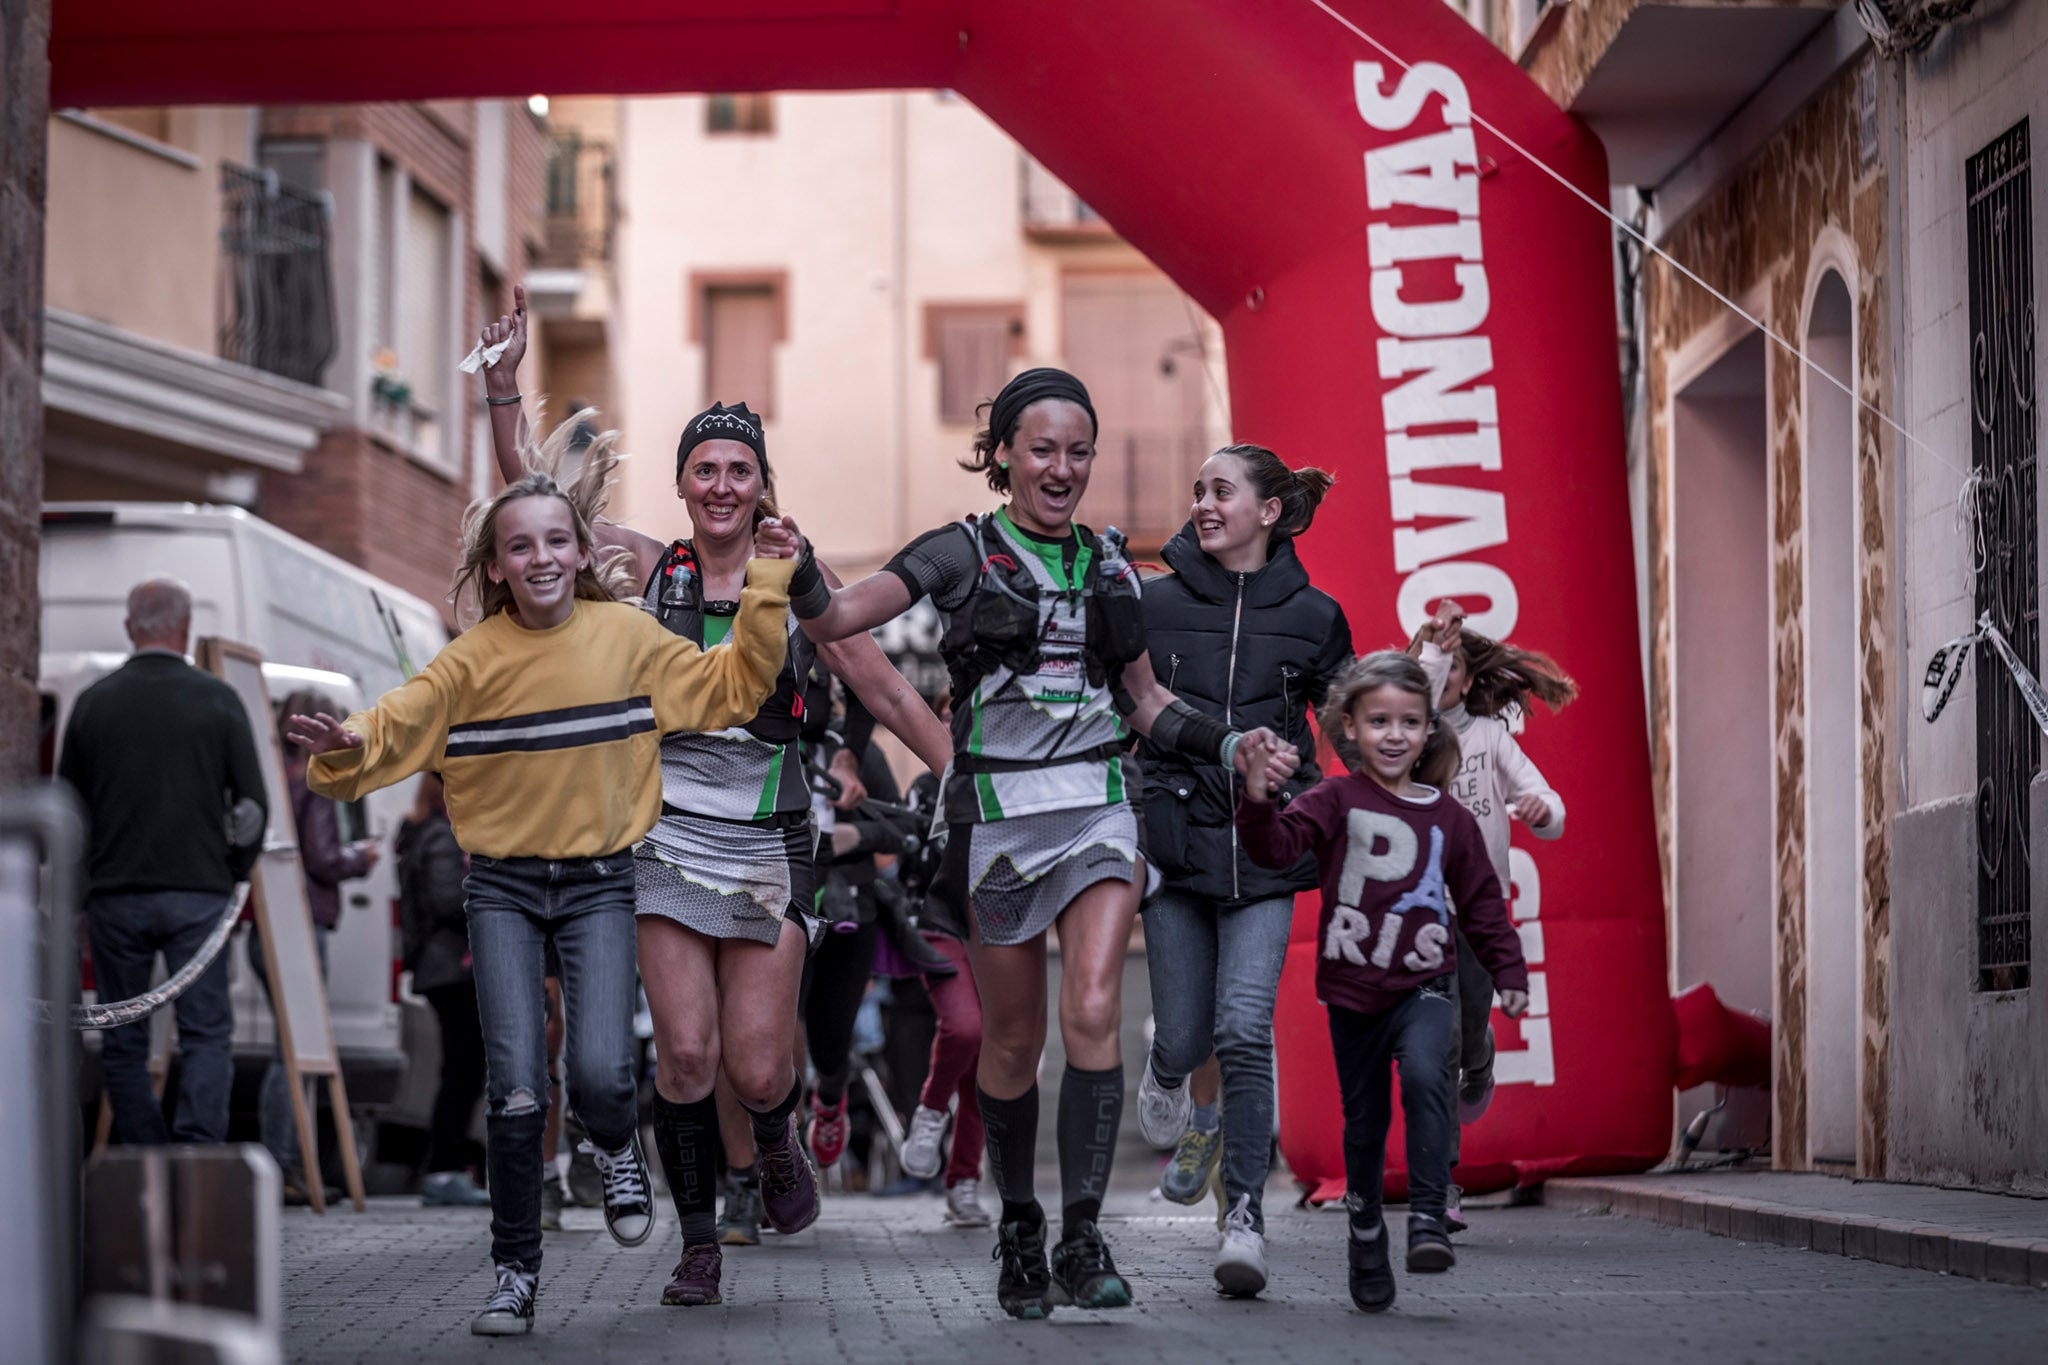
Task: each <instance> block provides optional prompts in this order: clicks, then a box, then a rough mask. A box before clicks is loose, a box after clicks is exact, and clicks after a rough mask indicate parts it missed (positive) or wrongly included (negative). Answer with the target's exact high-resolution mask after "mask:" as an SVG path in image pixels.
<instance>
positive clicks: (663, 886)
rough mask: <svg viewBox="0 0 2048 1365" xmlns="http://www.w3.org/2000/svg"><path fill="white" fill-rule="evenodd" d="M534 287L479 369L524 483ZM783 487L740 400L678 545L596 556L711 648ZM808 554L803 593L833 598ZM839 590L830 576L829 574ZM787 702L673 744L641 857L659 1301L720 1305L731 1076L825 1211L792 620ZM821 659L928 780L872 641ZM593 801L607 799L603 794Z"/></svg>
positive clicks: (774, 1196) (693, 461)
mask: <svg viewBox="0 0 2048 1365" xmlns="http://www.w3.org/2000/svg"><path fill="white" fill-rule="evenodd" d="M525 305H526V293H525V290H524V289H518V290H515V307H516V312H515V313H514V315H513V316H511V317H506V318H501V319H499V321H498V322H497V323H496V324H494V325H493V326H491V327H488V328H486V329H485V331H484V338H483V339H484V341H485V343H486V344H493V343H495V342H499V341H509V342H510V345H509V346H508V347H507V349H506V351H505V353H504V354H503V355H502V356H501V357H500V358H499V360H498V362H497V363H496V365H495V366H494V367H493V368H491V369H490V370H488V371H486V373H485V379H486V386H487V388H488V390H489V391H490V392H491V394H492V395H493V396H494V397H501V396H510V397H512V398H513V399H514V401H512V402H501V403H494V404H493V406H492V407H491V409H490V412H491V429H492V431H491V434H492V437H493V440H494V443H495V445H496V448H497V453H498V463H499V468H500V470H501V471H503V472H505V474H506V477H507V478H511V477H512V476H513V472H514V470H515V467H516V466H515V463H514V462H516V460H517V455H516V453H515V452H516V449H517V440H518V427H519V421H520V419H519V409H518V407H517V406H516V394H517V382H516V379H515V376H514V371H515V369H516V367H517V365H518V363H519V361H520V359H521V357H522V356H523V355H524V354H525V350H526V307H525ZM774 492H775V483H774V476H773V473H772V472H771V471H770V469H769V466H768V452H767V442H766V438H765V434H764V433H763V431H762V428H761V421H760V418H759V417H757V416H756V415H755V414H754V413H753V412H751V411H749V410H748V408H747V405H746V404H744V403H740V404H736V405H734V406H732V407H727V406H725V405H724V404H722V403H713V404H712V405H711V406H710V407H709V408H707V409H706V410H705V411H703V412H701V413H698V414H697V415H696V416H695V417H693V418H691V419H690V421H689V423H688V424H687V425H686V426H685V427H684V430H683V436H682V440H681V441H680V443H679V444H678V445H677V448H676V496H677V497H678V498H680V499H682V501H683V503H684V505H685V506H686V507H687V508H688V509H689V514H690V526H691V532H692V534H691V537H690V539H688V540H678V541H675V542H674V543H673V544H663V543H662V542H661V541H658V540H654V539H652V538H651V537H648V536H645V535H642V534H641V533H639V532H638V531H633V530H630V529H628V528H626V527H624V526H618V525H614V524H609V523H606V524H600V525H599V527H598V528H597V539H598V543H599V544H600V545H617V546H622V547H624V548H625V549H626V550H627V551H628V552H629V553H630V554H631V555H632V557H633V561H634V564H635V567H636V570H637V572H638V574H639V576H640V581H641V582H643V583H645V584H646V588H645V595H646V606H647V609H648V610H649V611H650V612H653V613H654V614H655V616H656V617H658V618H659V619H660V620H661V621H662V623H663V624H664V625H666V626H668V627H669V629H670V630H672V631H675V632H676V633H678V634H681V635H685V636H688V637H689V638H691V639H694V640H696V641H697V643H698V644H700V645H704V646H707V647H708V646H712V645H716V644H718V643H719V642H721V641H722V640H724V639H725V636H726V632H727V630H728V629H729V628H730V626H731V623H732V618H733V614H734V610H735V607H734V604H735V603H736V602H737V601H738V599H739V596H740V590H741V588H742V587H744V586H745V580H746V566H747V560H748V559H749V557H751V556H752V554H753V547H754V541H755V537H756V535H757V532H758V531H759V530H760V528H761V523H763V522H764V521H770V520H771V519H772V518H773V517H774V516H775V504H774ZM828 574H829V570H826V569H824V567H823V566H822V565H820V564H818V563H817V562H816V561H815V560H810V561H809V562H808V563H807V564H806V565H804V566H802V567H800V568H799V570H798V574H797V578H796V580H793V581H794V582H802V583H805V584H806V585H808V587H809V589H810V591H811V592H813V593H816V592H820V591H826V590H827V589H826V581H827V577H826V576H827V575H828ZM831 581H833V582H836V581H837V580H836V579H834V580H831ZM789 644H790V648H789V661H788V664H787V665H786V667H785V669H784V672H783V675H782V678H781V681H780V684H779V686H778V688H777V691H776V693H775V695H774V696H773V697H772V698H770V699H769V701H768V704H767V705H766V706H764V707H763V708H762V709H761V712H760V714H758V715H757V716H756V717H755V718H754V720H753V721H752V722H750V723H749V724H748V725H746V726H743V727H739V728H736V729H732V730H726V731H722V732H719V733H717V734H675V735H668V736H664V738H663V740H662V816H661V819H660V821H659V822H658V823H657V824H656V825H655V827H654V829H653V830H651V831H650V832H649V834H648V836H647V838H646V840H645V841H644V842H643V843H642V844H641V845H640V846H639V848H638V849H636V850H635V857H634V873H635V895H636V900H637V906H636V908H637V910H638V912H639V949H640V976H641V980H642V982H643V984H644V985H645V987H646V991H647V999H648V1004H649V1006H650V1008H651V1010H652V1013H653V1017H654V1035H655V1053H656V1056H657V1059H658V1065H657V1070H656V1075H655V1102H654V1131H655V1138H656V1143H657V1146H658V1148H659V1150H660V1153H661V1160H662V1166H663V1168H664V1169H665V1171H666V1173H667V1176H668V1184H669V1191H670V1193H671V1195H672V1196H673V1198H674V1199H675V1203H676V1212H677V1214H678V1215H679V1216H680V1218H681V1220H682V1227H683V1256H682V1260H681V1262H680V1263H679V1264H678V1265H677V1267H676V1272H675V1277H674V1279H673V1281H672V1282H671V1283H670V1284H669V1286H668V1288H667V1289H666V1290H665V1291H664V1292H663V1294H662V1302H663V1303H668V1304H679V1305H697V1304H706V1303H717V1302H718V1301H719V1276H720V1269H721V1266H720V1253H719V1249H718V1242H717V1239H716V1235H715V1227H716V1220H715V1216H714V1208H713V1200H714V1197H715V1188H716V1184H717V1178H716V1177H717V1165H718V1153H719V1141H720V1139H719V1125H718V1110H717V1105H716V1101H715V1099H714V1097H713V1090H714V1086H715V1084H716V1082H717V1080H718V1079H719V1076H720V1073H721V1070H722V1071H723V1074H724V1076H725V1078H726V1079H728V1080H729V1081H730V1082H731V1083H732V1086H733V1089H734V1091H735V1092H736V1093H737V1095H738V1098H739V1100H740V1102H741V1104H743V1105H744V1106H745V1107H746V1109H747V1111H748V1113H749V1115H750V1116H751V1119H752V1127H753V1131H754V1138H755V1147H756V1150H757V1151H758V1153H759V1164H760V1174H761V1200H762V1206H763V1212H765V1214H766V1215H767V1219H768V1222H769V1223H770V1224H771V1225H773V1226H774V1227H775V1228H776V1230H777V1231H779V1232H785V1233H788V1232H796V1231H798V1230H800V1229H802V1228H804V1227H807V1226H809V1224H810V1223H811V1222H812V1221H813V1220H814V1219H815V1218H816V1217H817V1213H818V1184H817V1172H816V1170H815V1168H814V1167H813V1165H812V1160H811V1157H810V1155H809V1154H808V1153H807V1152H806V1151H805V1150H804V1145H803V1143H802V1142H801V1141H799V1140H798V1138H797V1120H796V1117H795V1113H794V1110H795V1107H796V1103H797V1099H798V1096H799V1093H800V1078H799V1077H798V1076H797V1075H796V1073H795V1068H794V1066H793V1064H792V1062H791V1056H792V1052H793V1048H794V1044H795V1025H796V1018H797V993H798V986H799V982H800V981H801V979H802V975H803V966H804V953H805V942H806V934H805V926H804V915H805V913H806V912H808V911H809V910H810V909H811V908H812V907H811V902H812V897H813V893H814V891H815V888H816V872H815V864H814V850H815V848H816V842H817V825H816V821H815V820H814V818H813V816H812V814H811V804H810V789H809V784H808V782H807V781H806V779H805V776H804V771H803V764H802V762H801V760H800V758H799V755H798V751H797V739H798V732H799V731H800V729H801V728H802V723H803V720H804V700H803V698H804V691H803V689H804V682H805V679H806V677H807V676H808V674H809V673H810V669H811V662H812V657H813V653H814V650H813V647H812V645H811V643H810V641H809V640H808V639H807V638H806V636H805V635H804V633H803V632H802V631H801V630H799V629H798V628H797V624H796V622H795V620H794V619H792V621H791V623H790V640H789ZM815 654H816V656H817V657H818V658H819V659H820V660H821V661H822V662H823V663H824V664H825V666H826V667H828V668H829V669H830V670H831V671H832V672H834V673H836V674H838V675H839V676H840V677H841V678H842V679H843V680H844V681H845V682H846V684H847V685H848V686H849V687H851V688H852V689H853V691H854V693H855V694H856V695H857V696H859V697H860V699H861V700H862V702H864V703H865V704H866V706H867V708H868V710H869V711H870V712H872V713H873V715H874V716H875V718H876V719H877V720H878V721H879V722H880V723H881V724H884V725H887V726H888V727H889V728H890V729H891V730H893V731H895V733H896V734H897V735H899V736H900V737H901V738H902V739H903V741H904V742H905V743H906V744H908V745H909V746H910V747H911V749H912V750H913V751H914V752H916V753H917V754H918V755H919V757H921V758H923V759H924V760H925V761H926V762H927V763H929V764H931V765H932V767H933V770H934V771H938V770H941V769H943V768H944V766H945V764H946V761H947V759H948V757H949V756H950V754H951V745H950V743H949V741H948V739H947V736H946V732H945V730H944V728H943V727H942V726H940V725H939V723H938V722H937V721H936V720H935V719H934V718H933V716H932V714H931V710H930V708H929V707H927V706H926V705H925V704H924V702H923V700H922V699H921V698H919V696H918V695H917V693H916V692H915V691H914V690H913V689H912V688H911V686H910V684H909V683H908V682H906V681H905V680H904V678H903V675H902V674H900V673H898V672H897V671H896V669H895V667H894V666H893V665H892V664H890V662H889V660H888V658H887V657H886V656H885V655H884V654H883V653H882V651H881V649H880V647H879V646H877V645H876V644H875V642H874V640H873V639H872V638H870V637H869V636H868V635H866V634H865V633H864V632H863V633H860V634H857V635H853V636H851V637H849V638H847V639H846V640H844V641H843V642H840V643H835V644H829V645H819V646H817V647H816V649H815ZM593 799H601V794H594V796H593Z"/></svg>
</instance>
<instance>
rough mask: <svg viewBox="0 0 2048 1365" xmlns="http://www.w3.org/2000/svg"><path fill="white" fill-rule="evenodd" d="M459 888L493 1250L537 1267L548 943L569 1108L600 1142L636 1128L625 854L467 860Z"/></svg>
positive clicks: (610, 1144)
mask: <svg viewBox="0 0 2048 1365" xmlns="http://www.w3.org/2000/svg"><path fill="white" fill-rule="evenodd" d="M462 889H463V896H464V908H465V910H466V911H467V912H468V915H469V951H470V957H471V960H472V961H473V963H474V965H475V970H476V1003H477V1016H478V1020H479V1022H480V1023H481V1024H482V1025H483V1033H484V1073H485V1080H484V1103H485V1110H484V1130H485V1137H486V1143H485V1166H486V1169H487V1170H488V1171H489V1173H490V1185H491V1257H492V1259H493V1260H495V1261H497V1262H499V1263H500V1264H509V1265H518V1266H520V1267H522V1268H523V1269H526V1270H529V1271H538V1270H539V1269H540V1192H541V1132H542V1129H543V1128H544V1126H545V1125H546V1122H547V1107H548V1045H547V992H546V989H545V988H544V986H543V985H542V982H543V980H544V979H545V978H546V976H547V970H548V967H547V958H548V952H547V950H548V946H549V944H550V943H552V944H553V945H554V949H555V955H556V956H557V957H558V958H559V959H560V963H561V980H562V1013H563V1016H564V1023H565V1024H566V1025H567V1028H568V1032H567V1034H566V1036H565V1038H564V1040H563V1046H562V1053H563V1057H564V1060H565V1062H566V1063H567V1069H568V1073H569V1103H570V1106H571V1107H572V1108H574V1109H575V1111H576V1116H577V1117H578V1118H579V1119H581V1120H582V1121H583V1126H584V1128H585V1129H587V1130H588V1131H589V1133H590V1139H591V1141H592V1142H594V1143H596V1144H597V1146H598V1147H600V1148H601V1149H603V1150H605V1151H617V1150H618V1149H619V1148H621V1147H623V1146H625V1145H626V1144H627V1143H628V1142H630V1141H632V1138H633V1133H634V1130H635V1129H636V1128H637V1127H638V1126H639V1095H638V1090H637V1088H636V1085H635V1078H634V1072H633V1062H634V1056H635V1051H636V1049H635V1046H634V1039H633V1010H634V1007H635V1005H636V1003H637V999H636V996H637V992H636V989H635V985H636V978H635V975H634V973H635V970H636V959H635V956H634V952H635V948H634V928H633V858H632V854H631V852H630V851H621V852H619V853H613V854H608V855H606V856H605V857H602V858H568V859H563V860H561V861H551V860H549V859H545V858H483V857H472V858H471V859H470V860H469V876H468V877H467V878H466V879H464V881H463V883H462Z"/></svg>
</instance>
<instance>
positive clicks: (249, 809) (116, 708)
mask: <svg viewBox="0 0 2048 1365" xmlns="http://www.w3.org/2000/svg"><path fill="white" fill-rule="evenodd" d="M126 625H127V630H128V638H129V639H130V640H131V641H132V642H133V643H134V645H135V653H134V655H133V656H132V657H130V658H129V660H128V662H127V663H125V664H123V665H122V666H121V667H120V668H118V669H116V670H115V671H114V672H112V673H110V674H108V675H107V676H106V677H104V678H102V679H100V680H99V681H98V682H96V683H94V684H93V685H92V686H90V687H88V688H86V689H85V691H83V692H81V693H79V695H78V700H77V701H76V702H75V703H74V704H73V705H72V708H71V718H70V721H69V722H68V723H67V724H66V725H65V727H64V742H63V753H62V756H61V758H60V759H59V761H58V765H57V776H58V777H60V778H61V779H63V780H64V781H65V782H68V783H69V784H70V785H71V786H72V788H73V789H74V790H76V791H77V793H78V795H79V798H80V799H81V800H82V801H83V802H84V803H85V808H86V812H87V815H88V819H89V821H90V824H91V841H90V851H89V854H88V879H89V890H88V892H87V898H86V906H85V910H86V926H87V931H88V933H89V935H90V941H91V944H92V960H93V974H94V982H95V985H96V986H97V988H98V991H99V998H100V999H101V1000H103V1001H108V1002H112V1001H116V1000H126V999H129V998H131V997H133V996H137V995H140V994H142V993H143V992H144V991H146V990H148V989H149V979H150V972H151V970H152V969H153V967H154V966H155V962H156V956H157V954H158V953H162V954H163V957H164V963H165V966H166V968H167V969H168V970H170V971H171V972H174V973H175V972H176V971H177V970H178V969H179V968H180V967H182V966H184V965H185V963H187V962H189V961H190V960H191V959H192V957H193V955H194V954H195V953H197V952H198V951H199V948H200V945H201V944H202V943H203V942H204V941H205V939H206V937H207V934H208V932H209V931H211V930H212V928H213V927H214V925H215V924H217V923H218V922H219V920H220V917H221V914H222V912H223V911H224V910H225V909H226V908H227V899H228V893H229V892H230V891H232V890H233V889H234V885H235V883H236V882H238V881H241V880H242V879H244V878H245V877H247V876H248V875H249V870H250V868H252V867H254V866H255V863H256V858H257V855H258V854H259V853H260V852H261V851H262V845H263V832H264V829H265V826H266V824H267V821H268V816H269V811H268V802H267V800H266V798H265V795H264V791H263V771H262V769H261V767H259V766H258V764H257V760H256V743H255V739H254V737H253V736H252V735H251V733H250V730H249V718H248V715H247V713H246V712H245V711H244V710H243V709H242V702H241V699H240V698H239V697H238V696H236V695H235V691H234V689H233V688H231V687H229V686H228V685H227V684H226V683H224V682H222V681H221V680H220V679H218V678H215V677H213V676H211V675H209V674H206V673H202V672H200V671H199V670H198V669H196V668H194V667H192V665H190V664H189V663H187V662H186V661H185V650H186V648H187V645H188V643H189V640H190V636H191V630H192V595H191V593H190V591H188V590H187V589H186V587H185V585H184V584H182V583H179V582H178V581H177V580H175V579H170V578H153V579H150V580H148V581H147V582H144V583H140V584H137V585H136V587H135V588H134V590H133V591H131V592H130V593H129V594H128V619H127V622H126ZM176 1008H177V1012H178V1015H177V1017H178V1049H179V1057H180V1061H179V1070H178V1076H179V1080H178V1104H177V1111H176V1114H175V1116H174V1118H173V1119H172V1121H171V1122H170V1123H169V1124H166V1123H165V1122H164V1114H163V1107H162V1105H161V1104H160V1103H159V1102H158V1100H157V1098H156V1095H155V1093H154V1091H153V1090H152V1089H151V1087H150V1080H149V1021H148V1020H141V1021H138V1022H136V1023H133V1024H127V1025H123V1026H122V1027H120V1028H115V1029H108V1030H106V1031H105V1033H104V1034H103V1035H102V1037H101V1044H100V1068H101V1070H102V1072H103V1073H104V1074H105V1077H106V1086H107V1098H108V1100H109V1102H110V1103H111V1104H112V1106H113V1111H114V1127H113V1138H114V1141H116V1142H137V1143H163V1142H169V1141H171V1140H173V1139H175V1140H176V1141H179V1142H220V1141H222V1140H223V1139H224V1138H225V1137H226V1136H227V1128H228V1089H229V1086H230V1084H231V1083H232V1081H233V1079H234V1059H233V1057H232V1055H231V1053H230V1051H229V1045H230V1035H231V1034H232V1032H233V1030H234V1015H233V1012H232V1010H231V1008H230V1006H229V1003H228V966H227V962H226V961H225V960H224V958H216V959H215V960H214V962H213V965H212V966H210V967H208V968H206V970H205V971H203V972H201V973H200V974H199V978H198V979H197V980H196V981H194V982H193V983H192V985H191V986H190V987H188V988H187V989H186V991H185V993H184V994H183V995H181V996H179V997H178V1000H177V1004H176Z"/></svg>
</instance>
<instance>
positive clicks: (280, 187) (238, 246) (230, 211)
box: [220, 165, 334, 384]
mask: <svg viewBox="0 0 2048 1365" xmlns="http://www.w3.org/2000/svg"><path fill="white" fill-rule="evenodd" d="M221 206H222V223H221V230H220V242H221V254H222V261H221V290H222V294H223V299H222V306H221V313H220V316H221V323H220V353H221V356H222V358H224V359H227V360H233V361H239V362H240V363H241V364H244V365H249V366H252V367H254V368H256V369H259V370H266V371H268V372H269V373H271V374H276V375H282V376H284V377H285V378H286V379H296V380H298V381H299V382H300V383H302V384H318V383H319V382H320V372H321V370H323V369H325V368H326V365H327V362H328V361H329V360H330V359H332V358H333V356H334V287H333V277H332V275H331V273H330V270H329V262H328V220H329V217H330V215H329V210H328V200H327V196H326V195H324V194H321V193H318V192H314V191H308V190H303V189H297V188H294V187H293V186H290V185H286V184H284V183H282V182H280V181H279V179H278V177H277V175H276V173H275V172H272V171H260V170H252V169H250V168H248V167H246V166H233V165H224V166H222V167H221Z"/></svg>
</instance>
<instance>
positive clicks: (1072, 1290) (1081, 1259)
mask: <svg viewBox="0 0 2048 1365" xmlns="http://www.w3.org/2000/svg"><path fill="white" fill-rule="evenodd" d="M1052 1301H1053V1302H1054V1303H1070V1304H1072V1305H1074V1306H1075V1307H1076V1308H1129V1307H1130V1306H1131V1286H1130V1283H1129V1281H1127V1280H1125V1279H1124V1277H1123V1276H1121V1275H1119V1274H1117V1272H1116V1262H1115V1261H1113V1260H1111V1259H1110V1256H1109V1243H1107V1242H1105V1241H1103V1240H1102V1229H1101V1228H1099V1227H1097V1226H1096V1225H1095V1224H1093V1223H1083V1224H1081V1225H1080V1227H1079V1228H1078V1229H1076V1230H1075V1232H1074V1235H1073V1236H1071V1237H1063V1238H1061V1239H1060V1244H1059V1245H1058V1246H1056V1247H1054V1248H1053V1249H1052Z"/></svg>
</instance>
